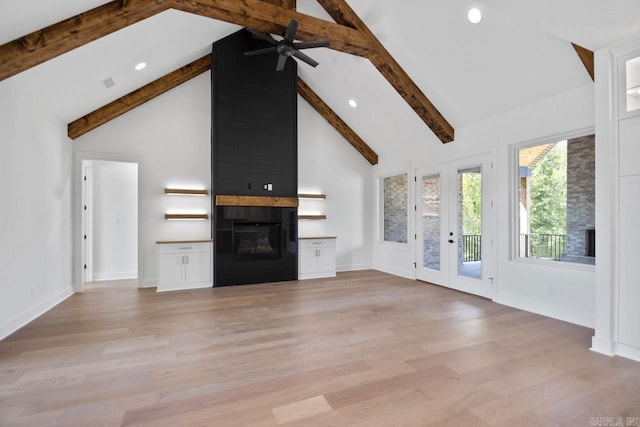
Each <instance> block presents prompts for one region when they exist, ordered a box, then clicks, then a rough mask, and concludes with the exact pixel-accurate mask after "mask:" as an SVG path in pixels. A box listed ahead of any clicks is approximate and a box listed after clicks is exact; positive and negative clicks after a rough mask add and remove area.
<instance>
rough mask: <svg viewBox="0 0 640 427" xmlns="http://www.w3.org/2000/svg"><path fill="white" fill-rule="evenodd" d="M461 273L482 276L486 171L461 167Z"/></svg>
mask: <svg viewBox="0 0 640 427" xmlns="http://www.w3.org/2000/svg"><path fill="white" fill-rule="evenodd" d="M457 208H458V209H457V210H458V215H457V217H458V226H457V228H458V274H459V275H460V276H467V277H473V278H476V279H480V278H482V173H481V169H480V167H477V168H471V169H464V170H459V171H458V207H457Z"/></svg>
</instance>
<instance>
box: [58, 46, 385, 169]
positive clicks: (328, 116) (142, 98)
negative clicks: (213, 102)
mask: <svg viewBox="0 0 640 427" xmlns="http://www.w3.org/2000/svg"><path fill="white" fill-rule="evenodd" d="M210 69H211V55H206V56H203V57H202V58H200V59H198V60H196V61H194V62H192V63H190V64H188V65H185V66H184V67H181V68H179V69H177V70H175V71H173V72H171V73H169V74H167V75H165V76H163V77H160V78H159V79H157V80H155V81H153V82H151V83H149V84H148V85H145V86H143V87H141V88H140V89H137V90H135V91H133V92H131V93H129V94H127V95H125V96H123V97H121V98H119V99H116V100H115V101H113V102H110V103H109V104H107V105H105V106H103V107H101V108H98V109H97V110H94V111H92V112H91V113H89V114H87V115H85V116H83V117H81V118H79V119H77V120H74V121H73V122H71V123H69V124H68V125H67V134H68V135H69V138H71V139H76V138H78V137H79V136H82V135H84V134H85V133H87V132H90V131H92V130H93V129H96V128H97V127H99V126H101V125H103V124H105V123H107V122H109V121H111V120H113V119H115V118H116V117H119V116H121V115H123V114H125V113H127V112H129V111H131V110H133V109H134V108H137V107H139V106H140V105H142V104H144V103H145V102H147V101H150V100H152V99H153V98H155V97H157V96H159V95H162V94H163V93H165V92H167V91H169V90H171V89H173V88H175V87H177V86H179V85H181V84H182V83H185V82H186V81H188V80H191V79H192V78H194V77H196V76H198V75H200V74H202V73H204V72H206V71H209V70H210ZM297 86H298V93H299V94H300V96H302V98H303V99H305V100H306V101H307V102H308V103H309V104H310V105H311V106H312V107H313V108H315V110H316V111H317V112H318V113H319V114H320V115H321V116H322V117H324V118H325V120H327V122H328V123H329V124H330V125H331V126H333V127H334V128H335V130H336V131H338V133H339V134H340V135H342V136H343V137H344V138H345V139H346V140H347V142H349V144H351V145H352V146H353V147H354V148H355V149H356V150H357V151H358V152H359V153H360V154H362V156H363V157H364V158H365V159H367V161H368V162H369V163H371V164H372V165H375V164H377V163H378V155H377V154H376V153H375V152H374V151H373V150H372V149H371V147H369V146H368V145H367V144H366V143H365V142H364V141H363V140H362V139H361V138H360V137H359V136H358V135H357V134H356V133H355V132H354V131H353V130H352V129H351V128H350V127H349V126H348V125H347V124H346V123H345V122H344V121H343V120H342V119H341V118H340V117H339V116H338V115H337V114H336V113H335V112H334V111H333V110H332V109H331V108H330V107H329V106H328V105H327V104H326V103H325V102H324V101H323V100H322V99H320V97H319V96H318V95H317V94H316V93H315V92H314V91H313V90H312V89H311V88H310V87H309V86H308V85H307V84H306V83H305V82H304V81H302V79H300V78H298V83H297Z"/></svg>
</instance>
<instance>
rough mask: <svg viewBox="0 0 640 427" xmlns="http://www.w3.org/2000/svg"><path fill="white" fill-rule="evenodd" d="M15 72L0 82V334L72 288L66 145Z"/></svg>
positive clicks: (60, 129)
mask: <svg viewBox="0 0 640 427" xmlns="http://www.w3.org/2000/svg"><path fill="white" fill-rule="evenodd" d="M21 82H22V79H21V77H20V76H16V77H13V78H11V79H9V80H8V81H5V82H2V83H0V182H2V183H3V186H2V201H1V202H0V338H3V337H5V336H6V335H8V334H10V333H11V332H13V331H14V330H16V329H17V328H19V327H21V326H22V325H24V324H26V323H27V322H29V321H31V320H33V319H34V318H35V317H37V316H39V315H40V314H42V313H44V312H45V311H46V310H48V309H49V308H51V307H53V306H54V305H56V304H57V303H59V302H60V301H62V300H63V299H64V298H66V297H67V296H69V295H71V293H72V288H71V239H70V236H71V145H70V144H69V141H68V140H67V138H66V136H65V134H66V123H62V122H59V121H56V120H52V119H51V117H52V115H51V114H50V113H49V112H47V111H45V110H43V109H42V102H40V100H38V99H34V98H31V97H30V96H29V95H28V91H27V90H26V89H25V88H24V87H22V85H21Z"/></svg>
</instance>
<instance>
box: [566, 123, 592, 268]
mask: <svg viewBox="0 0 640 427" xmlns="http://www.w3.org/2000/svg"><path fill="white" fill-rule="evenodd" d="M595 161H596V156H595V137H594V136H593V135H590V136H585V137H581V138H574V139H570V140H568V141H567V256H568V257H584V256H586V254H587V246H586V230H587V229H593V228H595V225H596V224H595V218H596V216H595V209H596V204H595V194H596V192H595V185H596V180H595V170H596V169H595Z"/></svg>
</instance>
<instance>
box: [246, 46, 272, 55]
mask: <svg viewBox="0 0 640 427" xmlns="http://www.w3.org/2000/svg"><path fill="white" fill-rule="evenodd" d="M277 50H278V48H277V47H276V46H273V47H265V48H264V49H257V50H251V51H249V52H245V53H244V54H245V56H253V55H261V54H263V53H271V52H276V51H277Z"/></svg>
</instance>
